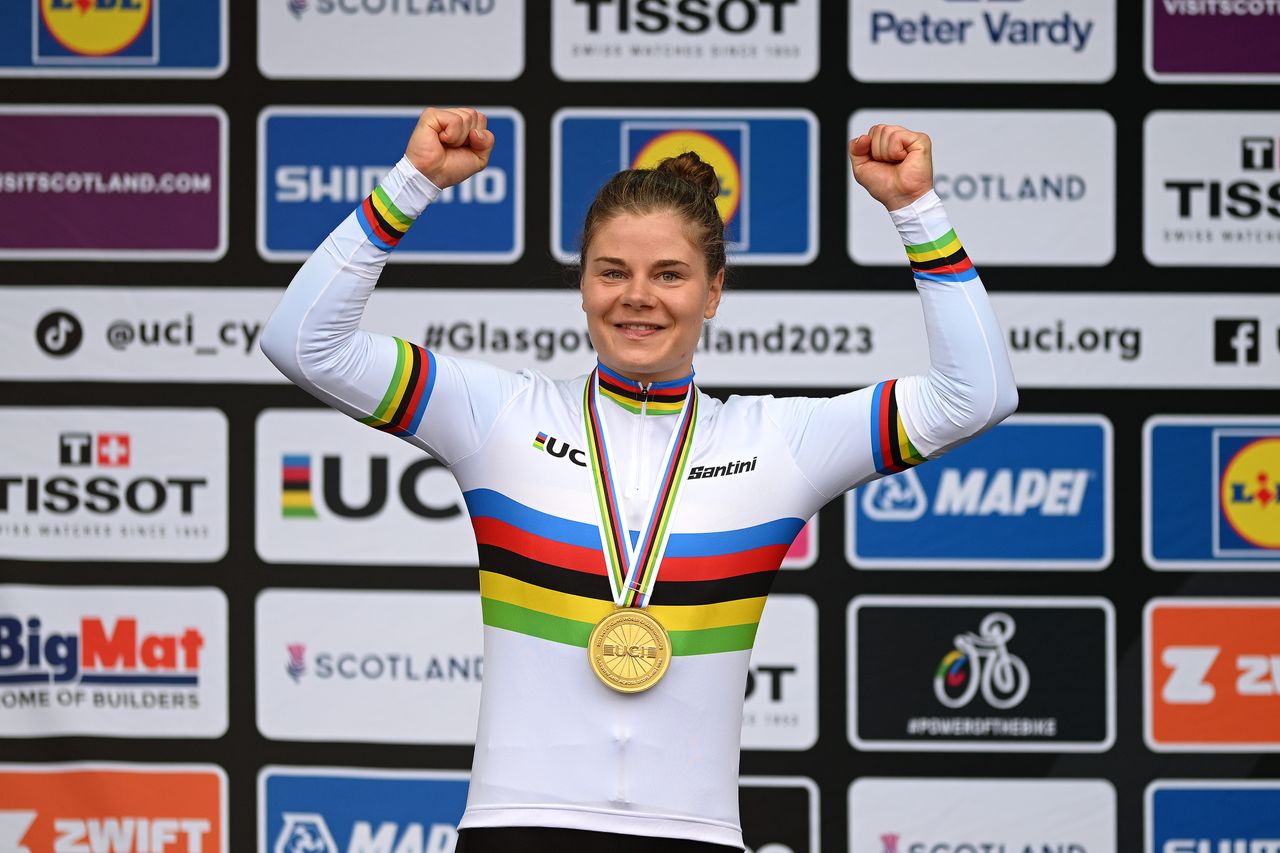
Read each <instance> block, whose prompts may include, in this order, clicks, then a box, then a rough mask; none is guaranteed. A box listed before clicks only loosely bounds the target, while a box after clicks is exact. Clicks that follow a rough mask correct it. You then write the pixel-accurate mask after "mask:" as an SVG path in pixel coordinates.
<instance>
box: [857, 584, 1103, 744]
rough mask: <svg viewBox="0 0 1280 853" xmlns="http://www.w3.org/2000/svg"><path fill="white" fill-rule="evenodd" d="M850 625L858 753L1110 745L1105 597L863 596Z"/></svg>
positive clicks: (859, 598)
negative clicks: (860, 750)
mask: <svg viewBox="0 0 1280 853" xmlns="http://www.w3.org/2000/svg"><path fill="white" fill-rule="evenodd" d="M848 620H849V621H848V624H849V630H848V643H849V647H848V655H849V658H848V660H849V740H850V742H852V743H853V745H854V746H856V747H857V748H858V749H864V750H875V751H884V750H907V751H929V752H944V751H948V752H956V751H973V750H975V749H976V750H982V751H1000V752H1105V751H1106V750H1108V749H1110V748H1111V745H1112V743H1114V742H1115V611H1114V608H1113V607H1112V606H1111V602H1110V601H1107V600H1106V599H1104V598H955V597H947V598H929V597H894V596H875V595H867V596H859V597H857V598H855V599H854V600H853V601H852V602H851V603H850V605H849V615H848ZM886 638H888V639H886Z"/></svg>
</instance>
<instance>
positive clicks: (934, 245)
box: [907, 229, 978, 281]
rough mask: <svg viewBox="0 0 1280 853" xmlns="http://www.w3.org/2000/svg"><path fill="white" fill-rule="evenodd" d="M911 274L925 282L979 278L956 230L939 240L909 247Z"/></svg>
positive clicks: (908, 257) (908, 256) (908, 255)
mask: <svg viewBox="0 0 1280 853" xmlns="http://www.w3.org/2000/svg"><path fill="white" fill-rule="evenodd" d="M907 259H908V260H910V261H911V272H912V273H914V274H915V277H916V278H918V279H922V280H924V281H970V280H971V279H975V278H977V277H978V271H977V270H975V269H974V268H973V262H972V261H970V260H969V256H968V255H967V254H965V251H964V246H961V245H960V238H959V237H957V236H956V232H955V229H952V230H950V231H948V232H947V233H946V234H943V235H942V236H941V237H939V238H938V239H937V240H931V241H930V242H928V243H917V244H916V245H914V246H907Z"/></svg>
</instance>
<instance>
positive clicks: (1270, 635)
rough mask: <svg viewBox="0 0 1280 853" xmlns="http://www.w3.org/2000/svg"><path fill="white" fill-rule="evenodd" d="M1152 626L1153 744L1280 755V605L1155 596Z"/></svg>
mask: <svg viewBox="0 0 1280 853" xmlns="http://www.w3.org/2000/svg"><path fill="white" fill-rule="evenodd" d="M1144 621H1145V630H1146V642H1145V643H1144V648H1145V649H1146V654H1147V659H1146V661H1145V670H1144V671H1145V674H1146V687H1145V693H1146V708H1147V714H1146V723H1147V728H1146V735H1147V744H1148V746H1150V747H1151V748H1152V749H1155V750H1162V751H1169V750H1210V751H1224V752H1229V751H1263V750H1265V751H1272V752H1274V751H1277V750H1280V715H1278V714H1277V713H1276V709H1277V703H1278V702H1280V600H1277V599H1264V598H1255V599H1154V600H1152V601H1151V602H1150V603H1149V604H1148V605H1147V608H1146V613H1145V620H1144Z"/></svg>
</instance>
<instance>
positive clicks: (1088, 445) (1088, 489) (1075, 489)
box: [846, 416, 1112, 569]
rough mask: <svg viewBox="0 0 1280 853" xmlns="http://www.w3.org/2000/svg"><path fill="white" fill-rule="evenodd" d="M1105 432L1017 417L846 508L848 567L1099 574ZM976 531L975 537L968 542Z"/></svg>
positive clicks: (1088, 421)
mask: <svg viewBox="0 0 1280 853" xmlns="http://www.w3.org/2000/svg"><path fill="white" fill-rule="evenodd" d="M1111 488H1112V486H1111V424H1110V422H1109V421H1107V420H1106V419H1105V418H1101V417H1097V416H1079V417H1075V416H1071V417H1066V416H1064V417H1050V416H1021V417H1015V418H1012V419H1010V421H1008V422H1007V423H1005V424H1001V425H1000V426H998V427H997V428H996V429H995V430H993V431H992V432H991V433H990V434H989V435H987V436H984V437H982V438H979V439H978V440H976V441H974V442H971V443H969V444H967V445H963V446H961V447H959V448H957V449H955V450H953V451H951V452H949V453H948V454H947V455H945V456H943V457H942V458H941V459H939V460H937V461H933V462H929V463H927V464H924V465H921V466H919V467H917V468H910V469H908V470H906V471H902V472H900V473H897V474H894V475H892V476H889V477H885V478H883V479H879V480H873V481H872V482H870V483H868V484H867V485H865V486H863V487H861V488H859V489H857V490H856V491H854V492H851V493H850V495H849V497H848V498H847V499H846V500H847V503H846V513H847V515H848V520H849V524H850V537H849V554H848V556H849V561H850V562H851V563H852V564H853V565H854V566H855V567H857V568H868V569H877V568H926V567H928V568H988V567H990V566H993V565H996V566H1005V567H1013V566H1026V567H1029V568H1030V567H1040V568H1050V567H1057V568H1082V569H1083V568H1102V567H1104V566H1105V565H1106V564H1107V563H1108V562H1109V561H1110V555H1111V517H1110V507H1111ZM976 531H981V534H978V535H975V532H976Z"/></svg>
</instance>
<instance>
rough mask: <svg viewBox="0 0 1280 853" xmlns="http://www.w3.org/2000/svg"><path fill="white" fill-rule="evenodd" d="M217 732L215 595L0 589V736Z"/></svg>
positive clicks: (219, 686)
mask: <svg viewBox="0 0 1280 853" xmlns="http://www.w3.org/2000/svg"><path fill="white" fill-rule="evenodd" d="M226 730H227V598H226V595H225V594H223V592H222V591H221V590H218V589H212V588H204V587H201V588H189V589H176V588H156V587H128V588H126V587H107V586H76V587H51V586H18V585H8V586H0V736H4V737H14V736H22V735H31V736H37V737H44V736H64V735H95V736H109V737H201V738H216V737H221V736H222V735H223V734H225V733H226Z"/></svg>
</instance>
